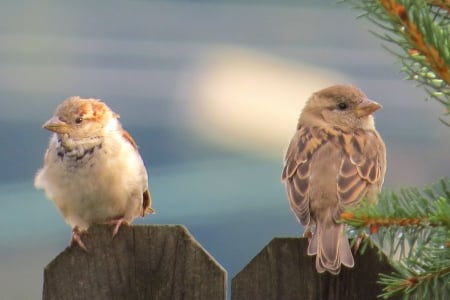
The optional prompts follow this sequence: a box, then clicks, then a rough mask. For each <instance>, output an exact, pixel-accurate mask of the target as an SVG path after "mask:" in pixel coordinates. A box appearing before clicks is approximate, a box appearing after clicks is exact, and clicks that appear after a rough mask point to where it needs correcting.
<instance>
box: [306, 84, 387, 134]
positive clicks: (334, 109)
mask: <svg viewBox="0 0 450 300" xmlns="http://www.w3.org/2000/svg"><path fill="white" fill-rule="evenodd" d="M380 108H381V105H380V104H378V103H377V102H375V101H372V100H369V99H368V98H367V96H366V95H365V94H364V93H363V92H362V91H361V90H359V89H358V88H356V87H353V86H350V85H334V86H331V87H328V88H325V89H323V90H320V91H318V92H316V93H314V94H313V95H312V96H311V98H310V99H309V100H308V101H307V103H306V105H305V107H304V109H303V112H302V114H301V116H300V120H299V124H301V123H302V122H304V121H307V122H309V123H310V124H313V125H316V126H325V127H326V126H333V127H341V128H343V129H347V128H365V129H371V128H373V126H374V120H373V116H372V114H373V113H374V112H375V111H377V110H378V109H380Z"/></svg>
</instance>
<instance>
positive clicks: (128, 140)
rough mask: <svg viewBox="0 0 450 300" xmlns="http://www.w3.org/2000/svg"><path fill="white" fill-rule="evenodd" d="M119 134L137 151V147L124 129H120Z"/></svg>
mask: <svg viewBox="0 0 450 300" xmlns="http://www.w3.org/2000/svg"><path fill="white" fill-rule="evenodd" d="M121 134H122V137H123V138H124V139H125V140H126V141H127V142H128V143H130V144H131V146H133V148H134V149H136V150H137V149H138V145H137V144H136V142H135V141H134V139H133V137H132V136H131V135H130V134H129V133H128V131H126V130H125V129H123V128H122V129H121Z"/></svg>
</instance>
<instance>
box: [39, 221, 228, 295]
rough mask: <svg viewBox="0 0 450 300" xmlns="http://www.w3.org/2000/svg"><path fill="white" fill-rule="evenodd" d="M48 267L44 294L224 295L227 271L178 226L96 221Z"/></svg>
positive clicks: (184, 229) (45, 274)
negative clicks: (79, 243)
mask: <svg viewBox="0 0 450 300" xmlns="http://www.w3.org/2000/svg"><path fill="white" fill-rule="evenodd" d="M83 241H84V242H85V244H86V246H87V248H88V250H89V252H85V251H84V250H82V249H81V248H80V247H78V246H74V247H68V248H67V249H66V250H64V251H63V252H62V253H61V254H59V255H58V256H57V257H56V258H55V259H54V260H53V261H52V262H51V263H50V264H48V265H47V267H46V268H45V271H44V291H43V299H44V300H50V299H58V300H66V299H67V300H72V299H89V300H93V299H95V300H102V299H108V300H110V299H185V300H187V299H195V300H197V299H205V300H211V299H225V294H226V272H225V270H224V269H223V268H222V267H221V266H220V265H219V264H218V263H217V262H216V261H215V260H214V259H213V258H212V257H211V256H210V255H209V254H208V253H207V252H206V251H205V250H204V249H203V248H202V247H201V246H200V245H199V244H198V243H197V242H196V241H195V240H194V238H193V237H192V236H191V235H190V234H189V232H188V231H187V230H186V228H185V227H183V226H179V225H160V226H122V227H121V228H120V230H119V233H118V234H117V235H116V236H115V237H114V239H112V232H111V227H110V226H93V227H91V228H90V229H89V232H88V234H87V235H86V236H83Z"/></svg>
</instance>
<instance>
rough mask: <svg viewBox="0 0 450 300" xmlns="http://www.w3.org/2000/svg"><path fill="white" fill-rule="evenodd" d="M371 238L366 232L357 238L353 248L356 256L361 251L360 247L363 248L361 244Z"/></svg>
mask: <svg viewBox="0 0 450 300" xmlns="http://www.w3.org/2000/svg"><path fill="white" fill-rule="evenodd" d="M368 237H369V236H368V235H367V233H365V232H364V231H363V232H361V233H360V234H359V235H358V236H357V237H356V241H355V244H354V245H353V247H352V250H353V254H356V253H357V252H358V250H359V247H360V246H361V243H362V241H363V240H364V239H366V238H368Z"/></svg>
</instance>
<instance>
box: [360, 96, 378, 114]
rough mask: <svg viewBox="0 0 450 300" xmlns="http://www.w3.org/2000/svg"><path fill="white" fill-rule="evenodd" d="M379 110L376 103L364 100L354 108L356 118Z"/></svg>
mask: <svg viewBox="0 0 450 300" xmlns="http://www.w3.org/2000/svg"><path fill="white" fill-rule="evenodd" d="M380 108H381V105H380V104H378V103H377V102H375V101H372V100H369V99H364V101H363V102H361V103H360V104H359V105H358V106H357V107H356V115H357V116H358V118H362V117H366V116H368V115H370V114H372V113H374V112H375V111H377V110H379V109H380Z"/></svg>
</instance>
